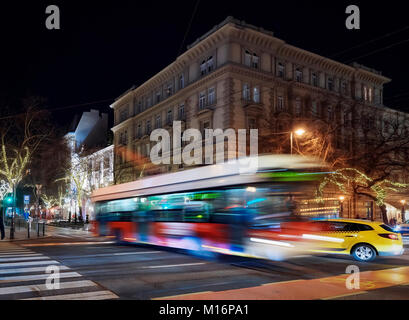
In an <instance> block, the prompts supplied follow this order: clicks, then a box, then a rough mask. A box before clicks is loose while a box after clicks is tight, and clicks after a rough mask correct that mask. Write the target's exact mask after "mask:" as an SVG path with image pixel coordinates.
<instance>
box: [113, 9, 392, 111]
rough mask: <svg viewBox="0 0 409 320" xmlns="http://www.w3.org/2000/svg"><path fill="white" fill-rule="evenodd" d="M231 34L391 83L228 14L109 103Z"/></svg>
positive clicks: (161, 77)
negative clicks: (152, 74)
mask: <svg viewBox="0 0 409 320" xmlns="http://www.w3.org/2000/svg"><path fill="white" fill-rule="evenodd" d="M243 30H246V31H250V33H251V36H248V37H246V36H244V35H243ZM231 34H234V36H237V37H240V38H243V39H246V40H248V41H250V42H251V41H253V42H254V41H257V43H259V44H260V43H261V44H262V45H264V46H267V47H275V48H276V49H277V51H276V52H277V53H278V54H280V55H284V56H288V57H290V58H294V59H302V60H305V62H306V63H307V62H308V63H310V64H311V63H312V64H320V65H322V66H323V67H324V68H327V69H331V70H333V71H334V72H342V73H344V74H346V75H352V74H356V75H357V77H358V78H359V79H361V80H363V81H373V82H376V83H378V84H384V83H387V82H390V81H391V79H389V78H387V77H385V76H382V74H381V72H379V71H376V70H374V69H370V68H368V67H365V66H362V65H360V64H358V63H356V62H354V63H353V64H351V65H347V64H343V63H341V62H337V61H335V60H332V59H329V58H326V57H323V56H320V55H318V54H315V53H313V52H310V51H307V50H304V49H301V48H298V47H295V46H292V45H290V44H288V43H286V42H285V41H283V40H281V39H279V38H277V37H275V36H274V33H273V32H272V31H268V30H265V29H264V28H261V27H256V26H254V25H251V24H247V23H246V22H245V21H242V20H238V19H235V18H234V17H231V16H229V17H227V18H226V19H225V20H224V21H222V22H221V23H220V24H218V25H216V26H214V27H213V28H212V29H211V30H210V31H208V32H207V33H205V34H204V35H203V36H201V37H199V38H197V39H196V40H195V41H194V42H193V43H192V44H190V45H188V46H187V50H186V51H185V52H183V53H182V54H181V55H179V56H178V57H177V58H176V60H175V61H174V62H172V63H171V64H170V65H168V66H167V67H165V68H164V69H162V70H161V71H160V72H158V73H156V74H155V75H154V76H152V77H151V78H150V79H148V80H147V81H145V82H144V83H143V84H141V85H140V86H135V85H134V86H132V87H131V88H130V89H128V90H127V91H125V92H124V93H122V94H121V95H120V96H119V97H117V98H116V99H115V101H114V102H113V103H112V104H111V105H110V107H111V108H113V107H114V106H115V105H116V104H117V102H118V101H119V100H121V99H122V98H124V97H125V96H127V94H129V93H130V92H135V91H139V90H143V89H144V88H145V87H146V86H151V85H152V86H156V85H158V84H159V82H161V81H164V79H166V77H167V76H169V75H170V74H171V73H172V72H173V71H175V70H179V71H180V70H183V68H184V67H185V65H186V60H191V59H194V58H195V57H197V56H198V55H200V54H202V53H203V51H205V50H206V48H207V47H208V46H209V45H211V44H213V43H215V42H217V41H219V40H221V39H223V38H226V37H229V36H230V35H231ZM257 38H258V39H257Z"/></svg>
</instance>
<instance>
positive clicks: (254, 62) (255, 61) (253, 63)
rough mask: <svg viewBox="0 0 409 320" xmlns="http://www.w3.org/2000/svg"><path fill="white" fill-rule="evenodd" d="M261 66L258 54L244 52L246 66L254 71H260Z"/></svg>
mask: <svg viewBox="0 0 409 320" xmlns="http://www.w3.org/2000/svg"><path fill="white" fill-rule="evenodd" d="M259 64H260V58H259V56H258V55H257V54H255V53H251V52H250V51H248V50H246V51H244V65H246V66H247V67H251V68H254V69H258V67H259Z"/></svg>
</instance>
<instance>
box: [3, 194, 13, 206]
mask: <svg viewBox="0 0 409 320" xmlns="http://www.w3.org/2000/svg"><path fill="white" fill-rule="evenodd" d="M4 201H5V202H6V203H7V204H12V203H13V196H12V195H10V194H8V195H7V196H6V197H5V198H4Z"/></svg>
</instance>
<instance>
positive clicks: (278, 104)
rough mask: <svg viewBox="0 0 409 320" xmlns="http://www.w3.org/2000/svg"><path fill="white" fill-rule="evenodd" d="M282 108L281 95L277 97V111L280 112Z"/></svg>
mask: <svg viewBox="0 0 409 320" xmlns="http://www.w3.org/2000/svg"><path fill="white" fill-rule="evenodd" d="M283 110H284V98H283V96H278V97H277V111H279V112H281V111H283Z"/></svg>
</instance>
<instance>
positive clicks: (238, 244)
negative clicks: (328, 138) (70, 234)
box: [91, 155, 325, 259]
mask: <svg viewBox="0 0 409 320" xmlns="http://www.w3.org/2000/svg"><path fill="white" fill-rule="evenodd" d="M247 160H249V161H254V160H256V161H257V162H258V166H257V169H256V170H248V167H246V166H245V165H243V164H242V162H240V160H235V161H231V162H226V163H223V164H216V165H209V166H203V167H199V168H194V169H189V170H185V171H180V172H175V173H168V174H163V175H157V176H152V177H147V178H144V179H140V180H137V181H133V182H129V183H124V184H119V185H114V186H109V187H106V188H102V189H98V190H96V191H95V192H94V193H93V194H92V196H91V199H92V202H93V204H94V216H95V220H94V221H93V223H94V228H93V229H94V232H95V234H96V235H99V236H111V237H115V238H116V239H117V240H118V241H120V242H123V241H125V242H133V243H143V244H151V245H158V246H166V247H173V248H181V249H186V250H192V251H194V252H199V253H207V252H218V253H224V254H234V255H244V256H255V257H262V258H269V259H281V258H283V257H284V256H285V255H288V254H289V252H291V253H294V254H295V253H298V252H299V251H300V250H302V244H301V243H298V244H296V245H295V244H294V241H290V242H288V241H285V242H284V241H281V240H282V239H280V235H282V234H283V232H285V233H286V234H287V236H288V235H289V234H290V235H291V233H296V232H298V231H297V230H300V229H302V225H303V223H304V221H303V219H302V218H300V216H299V215H298V214H297V213H296V212H297V209H296V203H295V201H294V198H295V197H298V196H301V195H303V194H304V193H305V192H306V191H307V190H311V189H312V187H313V185H314V184H316V183H317V181H318V180H319V179H320V178H322V176H323V174H325V172H323V170H322V169H323V168H324V164H323V163H322V162H320V161H318V160H316V159H314V158H310V157H302V156H289V155H266V156H259V157H257V158H247ZM295 238H296V237H295ZM287 239H288V237H287Z"/></svg>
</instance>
